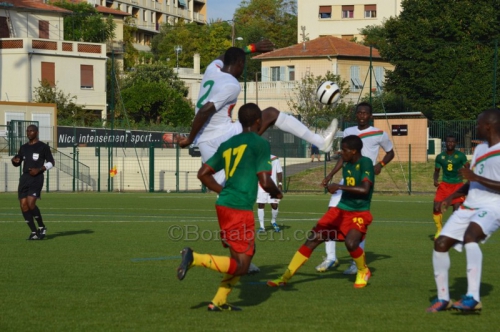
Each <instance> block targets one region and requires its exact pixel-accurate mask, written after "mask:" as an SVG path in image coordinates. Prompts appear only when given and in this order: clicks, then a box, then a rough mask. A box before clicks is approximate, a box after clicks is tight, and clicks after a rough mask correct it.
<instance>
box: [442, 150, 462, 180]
mask: <svg viewBox="0 0 500 332" xmlns="http://www.w3.org/2000/svg"><path fill="white" fill-rule="evenodd" d="M466 163H467V157H466V156H465V154H463V153H462V152H460V151H457V150H455V151H453V154H451V155H449V154H447V153H446V151H444V152H441V153H440V154H438V155H437V157H436V168H442V169H443V182H446V183H461V182H463V180H462V179H461V178H460V176H459V175H458V170H459V169H460V168H462V167H464V165H465V164H466Z"/></svg>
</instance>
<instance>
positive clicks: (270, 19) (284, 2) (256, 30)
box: [234, 0, 297, 80]
mask: <svg viewBox="0 0 500 332" xmlns="http://www.w3.org/2000/svg"><path fill="white" fill-rule="evenodd" d="M234 25H235V34H236V36H237V37H242V38H243V43H242V44H241V45H237V46H239V47H242V46H244V45H248V44H250V43H254V42H256V41H259V40H260V39H262V38H265V39H269V40H270V41H272V42H273V43H274V44H275V45H276V48H283V47H287V46H290V45H295V44H296V43H297V5H296V1H294V0H243V1H241V4H240V7H239V8H238V9H236V12H235V13H234ZM250 58H251V55H250V56H248V57H247V59H250ZM260 68H261V61H260V60H259V61H257V60H253V61H248V62H247V69H246V79H247V80H252V79H253V77H255V73H257V72H260ZM243 79H244V77H243Z"/></svg>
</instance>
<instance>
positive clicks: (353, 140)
mask: <svg viewBox="0 0 500 332" xmlns="http://www.w3.org/2000/svg"><path fill="white" fill-rule="evenodd" d="M344 143H345V144H346V145H347V147H348V148H349V149H351V150H357V151H358V152H359V153H361V149H362V148H363V141H362V140H361V138H359V136H357V135H349V136H346V137H344V138H343V139H342V142H341V144H344Z"/></svg>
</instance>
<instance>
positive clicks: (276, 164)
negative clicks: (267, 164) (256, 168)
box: [259, 155, 283, 192]
mask: <svg viewBox="0 0 500 332" xmlns="http://www.w3.org/2000/svg"><path fill="white" fill-rule="evenodd" d="M271 165H272V168H273V169H272V171H271V179H272V180H273V181H274V183H276V185H278V173H283V169H282V168H281V164H280V160H279V158H278V157H276V156H274V155H271ZM259 192H266V191H265V190H264V189H262V187H261V186H260V183H259Z"/></svg>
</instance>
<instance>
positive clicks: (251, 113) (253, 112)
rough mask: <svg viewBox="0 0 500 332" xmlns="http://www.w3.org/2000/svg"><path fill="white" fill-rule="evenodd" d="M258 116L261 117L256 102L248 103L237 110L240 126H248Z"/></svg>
mask: <svg viewBox="0 0 500 332" xmlns="http://www.w3.org/2000/svg"><path fill="white" fill-rule="evenodd" d="M260 118H262V111H261V110H260V108H259V106H257V104H254V103H248V104H245V105H243V106H241V107H240V109H239V110H238V120H239V121H240V123H241V126H242V127H250V126H251V125H253V124H254V123H255V121H257V120H258V119H260Z"/></svg>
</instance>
